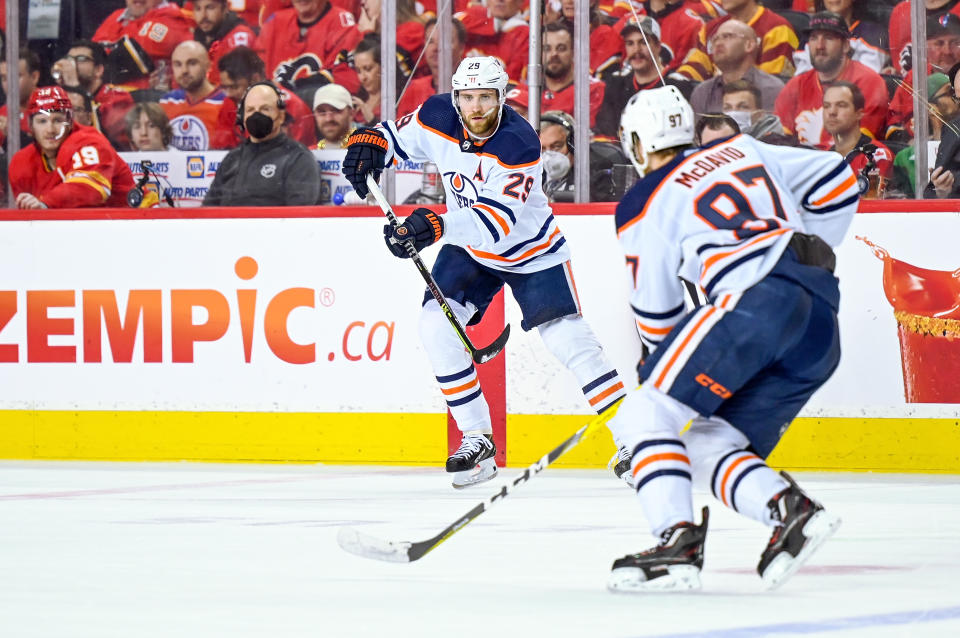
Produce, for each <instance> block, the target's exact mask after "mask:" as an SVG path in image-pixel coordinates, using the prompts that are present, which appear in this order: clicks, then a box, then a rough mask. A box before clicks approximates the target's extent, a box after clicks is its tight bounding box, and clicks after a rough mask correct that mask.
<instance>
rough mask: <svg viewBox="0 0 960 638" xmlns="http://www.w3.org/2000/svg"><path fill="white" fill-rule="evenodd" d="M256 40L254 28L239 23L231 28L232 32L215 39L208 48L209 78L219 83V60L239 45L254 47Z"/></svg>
mask: <svg viewBox="0 0 960 638" xmlns="http://www.w3.org/2000/svg"><path fill="white" fill-rule="evenodd" d="M256 41H257V36H256V34H254V32H253V29H251V28H250V27H248V26H247V25H246V24H238V25H237V26H235V27H234V28H233V29H231V30H230V33H228V34H227V35H225V36H223V37H222V38H220V39H219V40H215V41H214V42H213V43H212V44H210V49H209V50H208V53H209V54H210V71H209V73H207V79H208V80H210V81H211V82H213V83H214V84H216V85H219V84H220V69H219V68H217V62H219V61H220V58H222V57H223V56H225V55H226V54H228V53H230V52H231V51H233V50H234V49H236V48H237V47H248V48H251V49H252V48H253V45H254V43H255V42H256Z"/></svg>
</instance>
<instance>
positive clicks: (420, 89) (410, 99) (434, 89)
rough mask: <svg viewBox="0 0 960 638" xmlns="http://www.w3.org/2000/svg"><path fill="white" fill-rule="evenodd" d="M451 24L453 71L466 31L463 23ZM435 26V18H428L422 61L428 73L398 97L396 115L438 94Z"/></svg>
mask: <svg viewBox="0 0 960 638" xmlns="http://www.w3.org/2000/svg"><path fill="white" fill-rule="evenodd" d="M452 22H453V27H452V28H451V29H450V35H451V40H450V58H451V61H450V65H451V68H453V69H455V68H457V65H459V64H460V60H462V59H463V44H464V42H465V41H466V38H467V31H466V29H464V28H463V23H461V22H460V21H459V20H457V19H456V18H453V19H452ZM436 26H437V19H436V18H430V20H428V21H427V24H426V29H427V33H428V34H430V35H429V36H428V37H427V43H426V45H425V46H424V47H423V60H424V61H425V62H426V66H427V68H428V69H429V73H428V74H427V75H423V76H420V77H414V78H413V80H411V81H410V82H409V84H408V85H407V88H406V90H405V91H403V95H402V96H400V102H399V104H397V115H406V114H407V113H412V112H413V111H415V110H416V109H417V108H418V107H419V106H420V105H421V104H423V103H424V102H426V101H427V98H428V97H430V96H431V95H436V94H437V93H439V92H440V90H439V87H438V86H437V77H438V75H439V73H440V37H439V35H440V32H439V31H437V30H435V29H436ZM402 90H403V87H401V86H398V87H397V92H398V94H399V92H400V91H402Z"/></svg>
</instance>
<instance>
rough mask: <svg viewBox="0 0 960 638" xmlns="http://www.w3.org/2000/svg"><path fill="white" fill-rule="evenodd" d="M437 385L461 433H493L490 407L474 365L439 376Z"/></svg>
mask: <svg viewBox="0 0 960 638" xmlns="http://www.w3.org/2000/svg"><path fill="white" fill-rule="evenodd" d="M437 383H439V384H440V391H441V392H443V398H444V399H446V401H447V407H448V408H449V409H450V414H452V415H453V418H454V419H456V420H457V427H458V428H460V431H461V432H486V433H487V434H489V433H491V432H493V426H492V424H491V422H490V407H489V406H488V405H487V400H486V399H485V398H484V396H483V391H482V390H481V389H480V379H478V378H477V369H476V368H475V367H473V363H471V364H470V365H469V366H468V367H467V368H465V369H463V370H460V371H459V372H455V373H453V374H448V375H437Z"/></svg>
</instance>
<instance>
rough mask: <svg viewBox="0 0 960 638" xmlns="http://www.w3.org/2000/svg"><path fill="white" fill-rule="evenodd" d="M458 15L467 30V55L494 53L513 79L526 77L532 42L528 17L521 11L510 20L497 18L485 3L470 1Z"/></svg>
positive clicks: (465, 53)
mask: <svg viewBox="0 0 960 638" xmlns="http://www.w3.org/2000/svg"><path fill="white" fill-rule="evenodd" d="M456 18H457V19H459V20H460V22H462V23H463V26H464V28H466V30H467V41H466V43H465V44H464V47H463V51H464V54H463V55H464V57H471V56H479V55H489V56H493V57H495V58H497V59H498V60H500V61H501V62H503V66H504V68H505V69H506V70H507V75H509V76H510V79H511V80H512V81H514V82H519V81H520V80H522V79H523V78H524V77H525V74H526V70H527V61H528V56H527V50H528V49H529V46H530V25H529V24H527V21H526V20H524V19H523V18H521V17H520V16H519V15H516V16H514V17H512V18H510V19H509V20H499V19H495V18H493V17H492V16H491V15H490V13H489V11H488V10H487V8H486V7H484V6H482V5H470V6H469V7H467V10H466V11H462V12H460V13H457V14H456Z"/></svg>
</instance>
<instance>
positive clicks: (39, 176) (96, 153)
mask: <svg viewBox="0 0 960 638" xmlns="http://www.w3.org/2000/svg"><path fill="white" fill-rule="evenodd" d="M27 116H28V118H29V124H30V130H31V132H32V134H33V137H34V142H33V143H32V144H29V145H27V146H25V147H24V148H22V149H20V151H18V152H17V153H16V154H15V155H14V156H13V159H12V160H11V162H10V187H11V188H12V189H13V194H14V195H15V196H16V201H17V208H30V209H38V208H78V207H86V206H126V205H127V193H128V192H129V191H130V189H131V188H133V175H132V174H131V173H130V168H129V167H128V166H127V163H126V162H124V161H123V160H122V159H120V156H119V155H117V152H116V151H115V150H113V147H112V146H110V142H108V141H107V138H105V137H104V136H103V134H102V133H100V132H99V131H97V130H95V129H93V128H91V127H89V126H83V125H81V124H78V123H76V122H75V121H74V119H73V106H72V104H71V103H70V98H68V97H67V94H66V92H65V91H64V90H63V88H61V87H59V86H45V87H42V88H39V89H36V90H35V91H34V92H33V94H32V95H31V96H30V98H29V102H28V105H27Z"/></svg>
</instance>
